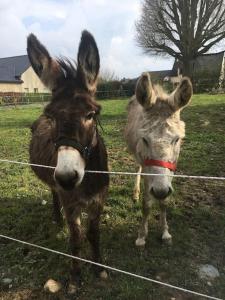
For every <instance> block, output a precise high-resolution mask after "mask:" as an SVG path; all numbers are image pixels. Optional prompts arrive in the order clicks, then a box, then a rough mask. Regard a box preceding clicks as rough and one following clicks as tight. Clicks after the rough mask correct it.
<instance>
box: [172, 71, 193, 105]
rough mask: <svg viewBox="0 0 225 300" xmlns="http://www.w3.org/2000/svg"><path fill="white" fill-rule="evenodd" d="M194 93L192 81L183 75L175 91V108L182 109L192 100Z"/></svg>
mask: <svg viewBox="0 0 225 300" xmlns="http://www.w3.org/2000/svg"><path fill="white" fill-rule="evenodd" d="M192 94H193V88H192V83H191V81H190V79H189V78H188V77H183V78H182V80H181V82H180V84H179V85H178V87H177V88H176V90H175V91H174V92H173V106H174V108H175V110H179V109H182V108H183V107H185V106H186V105H188V103H189V102H190V100H191V96H192Z"/></svg>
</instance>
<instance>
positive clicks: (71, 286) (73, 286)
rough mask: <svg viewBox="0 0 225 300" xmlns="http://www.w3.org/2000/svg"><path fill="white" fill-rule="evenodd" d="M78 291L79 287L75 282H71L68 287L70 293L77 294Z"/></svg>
mask: <svg viewBox="0 0 225 300" xmlns="http://www.w3.org/2000/svg"><path fill="white" fill-rule="evenodd" d="M77 291H78V287H77V285H76V284H74V283H70V284H69V285H68V288H67V293H68V295H75V294H76V293H77Z"/></svg>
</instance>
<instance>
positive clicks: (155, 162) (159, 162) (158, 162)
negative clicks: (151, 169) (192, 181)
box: [144, 159, 177, 171]
mask: <svg viewBox="0 0 225 300" xmlns="http://www.w3.org/2000/svg"><path fill="white" fill-rule="evenodd" d="M144 166H157V167H163V168H167V169H169V170H171V171H176V168H177V165H176V163H171V162H168V161H163V160H156V159H145V160H144Z"/></svg>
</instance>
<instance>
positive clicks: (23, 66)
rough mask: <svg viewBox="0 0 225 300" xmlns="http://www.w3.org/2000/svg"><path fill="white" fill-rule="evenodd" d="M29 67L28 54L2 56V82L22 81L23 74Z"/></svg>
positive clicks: (0, 60) (0, 75)
mask: <svg viewBox="0 0 225 300" xmlns="http://www.w3.org/2000/svg"><path fill="white" fill-rule="evenodd" d="M29 67H30V61H29V58H28V55H20V56H13V57H4V58H0V82H5V83H22V80H21V75H22V74H23V73H24V72H25V71H26V70H27V69H28V68H29Z"/></svg>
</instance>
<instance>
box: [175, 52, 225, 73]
mask: <svg viewBox="0 0 225 300" xmlns="http://www.w3.org/2000/svg"><path fill="white" fill-rule="evenodd" d="M224 53H225V51H221V52H218V53H209V54H203V55H201V56H198V57H197V58H196V59H194V60H192V61H191V68H192V74H193V75H194V76H206V77H208V76H218V77H219V76H220V73H221V69H222V64H223V59H224ZM178 68H180V70H181V73H182V63H181V62H179V61H178V60H175V62H174V65H173V69H172V71H173V73H174V74H175V73H176V74H177V70H178Z"/></svg>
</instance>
